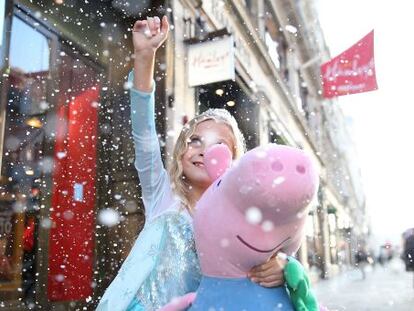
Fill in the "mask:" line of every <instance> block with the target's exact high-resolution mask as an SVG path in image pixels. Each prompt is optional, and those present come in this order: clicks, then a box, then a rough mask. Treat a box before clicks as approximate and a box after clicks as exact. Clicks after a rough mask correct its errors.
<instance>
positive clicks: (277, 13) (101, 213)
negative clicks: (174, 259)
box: [0, 0, 369, 310]
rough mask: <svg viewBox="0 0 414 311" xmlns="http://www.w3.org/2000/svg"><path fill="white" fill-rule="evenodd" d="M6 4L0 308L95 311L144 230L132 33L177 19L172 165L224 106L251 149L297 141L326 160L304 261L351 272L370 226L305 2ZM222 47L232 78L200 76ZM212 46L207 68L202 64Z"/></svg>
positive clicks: (164, 82)
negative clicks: (133, 129)
mask: <svg viewBox="0 0 414 311" xmlns="http://www.w3.org/2000/svg"><path fill="white" fill-rule="evenodd" d="M0 6H1V9H0V15H2V16H4V20H2V19H0V26H1V27H0V33H1V35H2V36H1V37H0V39H1V40H0V42H1V45H0V55H1V58H0V60H1V61H0V66H1V68H0V70H1V76H0V81H1V93H0V113H1V117H0V124H1V128H0V149H1V152H0V159H1V183H0V190H1V193H0V202H1V205H0V230H1V231H0V304H1V305H0V307H2V308H6V309H10V310H26V309H28V308H29V309H34V308H39V309H53V310H72V309H73V310H75V309H83V308H86V309H93V308H94V306H96V303H97V301H98V300H99V298H100V296H101V295H102V293H103V291H104V290H105V288H106V287H107V286H108V285H109V283H110V282H111V280H112V279H113V277H114V276H115V274H116V272H117V270H118V269H119V267H120V264H121V263H122V262H123V260H124V259H125V258H126V256H127V254H128V252H129V250H130V248H131V247H132V244H133V242H134V241H135V238H136V236H137V235H138V234H139V232H140V230H141V228H142V226H143V224H144V221H145V220H144V216H143V215H144V213H143V206H142V202H141V201H140V188H139V180H138V178H137V175H136V172H135V169H134V168H133V161H134V154H133V146H132V140H131V137H130V134H129V133H130V121H129V95H128V93H129V88H130V85H128V83H126V76H127V74H128V72H129V71H130V70H131V68H132V62H131V61H132V57H133V55H132V50H133V49H132V45H131V28H132V25H133V23H134V21H135V20H136V19H139V18H145V17H146V16H152V15H158V16H161V15H164V14H166V15H167V16H168V17H169V20H170V22H171V25H172V26H171V32H170V36H169V39H168V40H167V42H166V44H165V46H163V47H162V48H161V49H160V51H159V52H158V53H157V62H156V73H155V81H156V83H157V90H156V102H157V104H156V120H157V129H158V132H159V140H160V145H161V147H162V154H163V159H164V161H165V165H166V166H168V165H169V163H170V160H171V155H172V149H173V146H174V142H175V139H176V138H177V136H178V134H179V132H180V130H181V128H182V126H183V125H184V124H185V123H186V122H187V121H188V120H189V119H191V118H192V117H193V116H194V115H196V114H198V113H200V112H202V111H204V110H206V109H208V108H210V107H217V108H226V109H228V110H229V111H230V112H231V113H232V114H233V115H234V116H235V118H236V120H237V121H238V123H239V126H240V128H241V130H242V132H243V134H244V135H245V137H246V141H247V147H248V148H249V149H251V148H253V147H255V146H257V145H259V144H263V143H267V142H276V143H279V144H287V145H292V146H297V147H300V148H303V149H305V150H307V151H308V152H309V153H310V154H311V155H312V157H313V159H314V161H315V163H317V165H318V166H319V170H320V172H321V176H320V177H321V187H320V190H319V195H318V200H316V201H315V202H314V203H313V207H312V210H311V213H310V216H309V223H308V230H307V238H306V241H304V243H303V246H302V248H301V250H300V252H299V258H300V259H301V261H302V262H303V263H304V265H305V266H306V267H309V268H310V269H313V268H315V269H316V270H317V271H319V274H320V276H321V277H329V276H330V275H333V274H335V273H336V271H338V270H339V268H340V266H341V265H342V264H349V263H350V262H352V256H351V255H352V250H353V249H354V248H356V247H357V245H358V243H361V242H362V241H363V240H364V239H365V236H366V234H367V232H368V228H369V227H368V224H367V221H366V219H365V211H364V208H365V207H364V204H365V202H364V201H365V200H364V194H363V191H362V187H361V185H360V181H359V172H358V168H357V167H356V166H354V165H355V164H354V163H355V161H354V156H353V154H352V153H351V152H350V150H352V143H351V141H350V138H349V135H348V133H347V132H346V127H345V123H344V118H343V116H342V114H341V111H340V108H339V107H338V105H337V103H336V102H335V101H332V100H331V101H327V100H324V99H323V98H322V97H321V92H320V90H321V85H320V78H319V65H320V64H321V63H322V62H323V61H325V60H327V59H329V52H328V50H327V48H326V46H325V43H324V40H323V34H322V30H321V29H320V26H319V24H318V23H317V14H316V12H315V10H314V9H313V7H312V6H311V5H310V4H309V3H308V2H307V1H293V0H292V1H290V0H283V1H267V0H257V1H253V0H250V1H248V0H241V1H236V0H234V1H233V0H229V1H220V0H204V1H200V0H198V1H197V0H163V1H157V0H152V1H151V0H147V1H136V2H133V1H131V2H128V1H123V0H113V1H111V0H101V1H80V0H54V1H52V0H38V1H32V0H15V1H0ZM225 40H227V41H226V42H230V49H229V51H230V52H231V51H232V50H233V49H232V46H234V55H233V54H232V55H233V56H232V57H233V58H228V57H227V56H226V57H227V58H228V60H231V61H230V65H232V66H233V67H232V72H233V77H232V78H227V79H225V80H222V79H216V80H214V79H213V80H198V81H197V82H195V78H194V72H195V77H196V78H199V77H197V67H196V66H197V65H198V64H199V63H200V62H201V61H212V60H213V61H214V60H217V59H218V58H217V54H214V53H217V48H214V47H213V48H209V47H207V46H208V44H209V43H210V42H217V43H219V42H220V41H223V42H225ZM206 43H207V45H205V46H202V49H201V51H202V52H203V53H207V59H206V58H205V57H204V56H203V57H204V58H200V57H199V56H200V55H199V56H197V57H198V58H196V59H194V58H193V57H194V56H193V54H194V53H193V51H197V48H199V47H200V46H201V45H202V44H206ZM210 49H211V50H210ZM198 50H200V49H198ZM219 51H220V49H219ZM230 52H229V53H230ZM208 53H210V54H208ZM208 55H210V56H208ZM211 55H213V56H211ZM226 55H227V54H226ZM201 56H202V55H201ZM223 57H224V56H223ZM220 60H222V58H220ZM216 63H217V64H218V65H219V66H220V63H221V62H220V61H217V62H216ZM192 67H194V68H195V69H194V68H192ZM194 70H195V71H194ZM203 81H204V82H203ZM316 270H315V271H316Z"/></svg>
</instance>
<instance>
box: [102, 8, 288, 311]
mask: <svg viewBox="0 0 414 311" xmlns="http://www.w3.org/2000/svg"><path fill="white" fill-rule="evenodd" d="M161 24H162V25H161ZM168 30H169V25H168V21H167V18H166V17H165V16H164V17H163V19H162V23H161V21H160V19H159V18H158V17H154V18H148V19H147V20H146V21H137V22H136V23H135V25H134V28H133V43H134V53H135V62H134V71H133V72H131V73H130V75H129V81H133V88H131V92H130V96H131V120H132V136H133V139H134V144H135V167H136V169H137V171H138V175H139V179H140V183H141V187H142V198H143V202H144V206H145V217H146V221H145V226H144V228H143V230H142V231H141V233H140V235H139V237H138V238H137V240H136V242H135V244H134V246H133V248H132V250H131V252H130V254H129V255H128V257H127V259H126V260H125V262H124V263H123V265H122V267H121V269H120V270H119V272H118V275H117V276H116V278H115V279H114V281H113V282H112V283H111V285H110V286H109V287H108V289H107V290H106V292H105V294H104V296H103V297H102V299H101V301H100V303H99V305H98V308H97V310H110V311H114V310H134V311H137V310H156V309H158V308H160V307H161V306H163V305H164V304H166V303H168V302H170V301H171V299H173V298H174V297H177V296H181V295H183V294H186V293H188V292H192V291H195V290H196V289H197V287H198V285H199V281H200V268H199V263H198V259H197V255H196V250H195V245H194V239H193V231H192V217H191V215H192V212H193V210H194V207H195V205H196V203H197V201H198V199H199V198H200V197H201V195H202V194H203V192H204V191H205V190H206V189H207V188H208V187H209V186H210V184H211V180H210V178H209V177H208V175H207V172H206V171H205V170H204V165H203V154H204V151H205V150H206V149H207V148H208V147H210V146H212V145H214V144H227V145H228V147H229V148H230V150H232V151H233V158H235V159H236V158H238V157H239V156H240V155H242V154H243V153H244V151H245V145H244V138H243V135H242V133H241V132H240V130H239V128H238V126H237V123H236V121H235V120H234V118H233V117H232V116H231V115H230V113H229V112H228V111H226V110H224V109H210V110H208V111H206V112H205V113H203V114H201V115H199V116H197V117H195V118H194V119H192V120H191V121H190V122H189V123H188V124H186V125H185V126H184V128H183V130H182V131H181V133H180V135H179V137H178V140H177V143H176V145H175V149H174V155H173V162H172V165H171V169H170V171H169V172H168V173H167V171H166V170H165V168H164V166H163V163H162V160H161V153H160V147H159V143H158V138H157V133H156V130H155V121H154V88H155V84H154V82H153V79H152V76H153V72H154V60H155V52H156V50H157V49H158V48H159V46H161V44H162V43H163V42H164V41H165V40H166V38H167V35H168ZM281 265H282V263H279V262H278V261H277V260H276V259H271V260H269V261H268V262H266V263H264V264H262V265H261V266H258V267H255V268H253V269H252V271H251V272H250V273H249V277H250V278H251V279H252V281H255V282H258V283H259V284H261V285H262V286H266V287H273V286H278V285H281V284H282V283H283V269H282V268H281Z"/></svg>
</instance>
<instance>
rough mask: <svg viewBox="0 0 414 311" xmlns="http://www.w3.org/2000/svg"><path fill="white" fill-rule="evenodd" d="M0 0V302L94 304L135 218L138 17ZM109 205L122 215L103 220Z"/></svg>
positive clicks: (93, 6) (102, 7) (137, 223)
mask: <svg viewBox="0 0 414 311" xmlns="http://www.w3.org/2000/svg"><path fill="white" fill-rule="evenodd" d="M156 2H157V1H153V3H150V1H146V2H145V4H144V3H143V2H142V3H141V5H140V6H135V7H134V8H133V9H134V10H136V11H134V12H135V13H136V14H138V13H137V12H138V11H143V10H144V9H145V10H146V9H147V8H149V5H150V4H152V5H154V6H155V7H157V3H156ZM118 4H119V3H118ZM0 7H1V9H0V14H1V16H2V17H4V20H3V19H0V25H1V27H0V33H1V37H0V39H1V40H0V42H1V46H0V53H1V56H2V57H1V61H2V63H1V77H0V78H1V93H0V100H1V101H0V114H1V119H0V124H1V135H0V148H1V152H0V157H1V178H0V301H1V307H8V308H11V309H22V310H27V309H32V308H35V307H36V306H42V307H46V306H49V307H51V306H53V305H54V306H58V305H61V306H62V307H63V308H64V309H68V308H71V307H73V308H75V307H76V306H79V305H82V306H85V305H91V306H92V304H93V303H94V301H93V299H95V297H97V296H98V295H99V294H101V293H102V291H103V288H105V287H106V286H107V284H108V282H110V280H111V279H112V278H113V276H114V274H115V272H113V273H112V272H110V273H108V268H109V266H111V265H114V266H115V267H112V266H111V270H110V271H116V265H118V264H119V262H121V261H122V260H123V259H124V258H125V256H126V254H127V253H128V251H129V248H130V246H131V244H132V242H133V239H134V237H136V235H137V233H138V232H139V230H140V228H141V226H142V223H143V211H142V208H141V207H140V206H141V205H140V202H139V188H138V180H137V177H136V173H135V171H134V169H133V165H132V162H133V157H134V155H133V148H132V145H131V140H130V137H129V136H128V134H126V132H127V131H128V126H129V110H128V92H127V89H126V88H125V83H124V77H125V76H126V74H127V73H128V71H129V70H130V68H131V65H130V59H131V58H130V55H131V54H130V51H131V50H132V49H131V44H130V42H131V38H130V32H129V30H128V28H129V27H130V26H131V25H132V23H133V21H134V19H135V18H133V17H131V16H130V15H129V14H127V13H128V12H126V11H125V10H124V8H122V7H121V8H120V7H116V6H114V5H112V3H111V2H110V1H109V2H107V3H105V4H101V3H99V4H97V3H91V2H89V3H83V2H82V4H79V3H78V2H77V1H14V2H12V1H0ZM131 9H132V8H131ZM129 13H131V12H129ZM120 48H121V49H120ZM162 83H163V82H162V81H159V84H161V85H162ZM161 90H162V88H161ZM162 93H163V92H162V91H160V92H158V93H157V96H158V97H159V98H161V99H162V98H163V95H162ZM162 117H163V111H160V118H162ZM160 127H161V129H163V127H164V126H163V125H162V124H161V126H160ZM106 208H112V209H113V210H114V211H116V213H117V215H118V216H119V219H122V225H121V224H114V225H113V226H105V225H102V224H100V222H99V217H98V216H99V213H100V211H101V210H102V209H106ZM113 241H117V243H115V244H114V243H113Z"/></svg>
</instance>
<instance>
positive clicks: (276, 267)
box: [247, 256, 287, 287]
mask: <svg viewBox="0 0 414 311" xmlns="http://www.w3.org/2000/svg"><path fill="white" fill-rule="evenodd" d="M286 264H287V260H286V259H281V258H279V257H278V256H272V257H270V259H269V260H268V261H267V262H265V263H264V264H261V265H259V266H256V267H253V268H252V269H251V270H250V272H249V273H248V274H247V276H248V277H249V278H250V279H251V280H252V282H255V283H257V284H259V285H260V286H263V287H276V286H280V285H282V284H283V283H284V282H285V278H284V276H283V269H284V267H285V265H286Z"/></svg>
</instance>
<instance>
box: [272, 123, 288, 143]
mask: <svg viewBox="0 0 414 311" xmlns="http://www.w3.org/2000/svg"><path fill="white" fill-rule="evenodd" d="M269 128H270V131H269V142H270V143H275V144H278V145H287V143H286V141H285V140H284V139H283V137H282V136H281V135H279V133H278V132H277V131H276V130H274V129H272V128H271V127H270V126H269Z"/></svg>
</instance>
